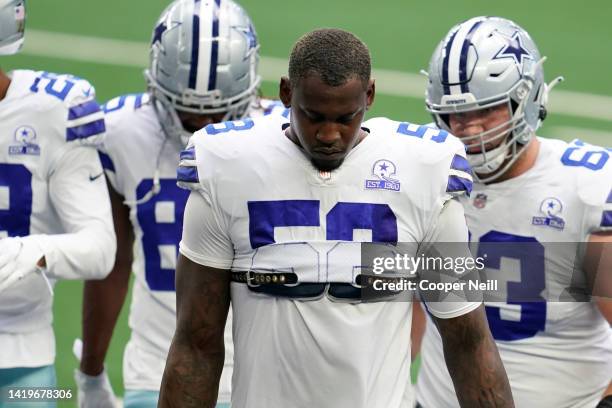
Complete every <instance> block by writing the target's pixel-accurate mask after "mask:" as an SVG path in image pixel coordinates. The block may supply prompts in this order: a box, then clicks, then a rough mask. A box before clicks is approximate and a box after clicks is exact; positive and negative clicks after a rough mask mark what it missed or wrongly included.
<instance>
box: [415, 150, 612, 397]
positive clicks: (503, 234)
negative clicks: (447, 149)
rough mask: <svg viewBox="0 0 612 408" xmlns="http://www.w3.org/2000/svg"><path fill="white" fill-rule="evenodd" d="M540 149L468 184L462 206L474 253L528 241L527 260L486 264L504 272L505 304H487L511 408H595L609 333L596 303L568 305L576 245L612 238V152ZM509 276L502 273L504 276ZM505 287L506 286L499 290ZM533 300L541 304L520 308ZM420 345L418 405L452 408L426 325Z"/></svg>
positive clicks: (611, 360) (607, 361)
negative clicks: (505, 173)
mask: <svg viewBox="0 0 612 408" xmlns="http://www.w3.org/2000/svg"><path fill="white" fill-rule="evenodd" d="M539 140H540V143H541V144H540V151H539V155H538V157H537V160H536V163H535V165H534V166H533V167H532V168H531V169H529V170H528V171H527V172H526V173H524V174H522V175H520V176H518V177H515V178H513V179H510V180H506V181H503V182H499V183H494V184H490V185H482V184H475V185H474V189H473V191H472V196H471V198H470V199H465V200H463V202H464V207H465V213H466V218H467V222H468V227H469V229H470V232H471V240H472V241H473V249H474V253H475V255H476V253H477V252H478V249H476V248H477V246H476V245H477V243H478V242H499V243H501V242H506V243H509V244H507V245H504V246H498V248H506V249H509V250H512V244H511V243H515V242H530V243H531V244H530V247H531V250H530V253H529V254H523V255H526V256H528V257H529V258H526V259H520V258H521V255H516V254H512V253H503V250H501V249H500V250H499V251H498V252H499V253H497V254H496V255H497V256H494V257H491V256H489V258H488V259H487V262H486V264H487V265H488V267H489V268H491V269H490V270H489V271H487V272H488V274H489V273H490V275H489V276H495V275H494V274H495V271H496V270H497V271H498V272H499V270H500V269H501V268H504V270H505V272H506V273H504V276H510V275H512V279H511V280H510V281H508V283H507V286H506V287H505V288H501V287H500V290H503V291H505V292H504V293H506V294H507V297H508V298H510V299H512V298H514V299H517V298H518V300H517V301H511V302H510V303H511V304H509V303H487V304H486V311H487V317H488V320H489V326H490V328H491V333H492V334H493V336H494V337H495V339H496V342H497V346H498V349H499V351H500V355H501V358H502V360H503V362H504V366H505V368H506V372H507V374H508V378H509V380H510V384H511V387H512V393H513V395H514V402H515V404H516V406H517V407H534V406H537V407H555V408H557V407H567V408H569V407H576V408H578V407H593V406H595V405H596V404H597V401H599V399H600V398H601V395H602V392H603V390H604V389H605V388H606V387H607V385H608V383H609V381H610V373H612V331H611V329H610V325H609V324H608V322H607V321H606V320H605V319H604V318H603V316H602V315H601V313H600V312H599V310H598V308H597V306H596V304H595V303H590V302H588V301H573V302H568V301H564V302H562V301H558V300H563V299H565V300H567V297H564V296H567V295H569V293H566V290H567V289H568V288H570V287H572V288H573V289H574V290H575V289H583V290H585V289H586V283H585V276H584V274H583V272H582V270H581V267H580V265H581V264H582V262H581V259H580V255H578V256H576V254H579V243H581V242H585V241H586V240H587V237H588V236H589V234H591V233H592V232H596V231H610V230H612V192H611V189H612V160H609V158H610V152H609V151H606V150H605V149H603V148H600V147H595V146H590V145H586V144H584V143H581V142H577V143H574V144H567V143H565V142H562V141H558V140H551V139H543V138H539ZM509 271H510V272H509ZM501 284H504V285H506V283H505V282H502V283H500V285H501ZM522 296H525V297H524V298H523V299H526V298H531V299H532V300H533V298H534V297H538V296H539V297H541V299H542V300H544V299H546V300H551V301H550V302H548V303H545V302H521V301H520V298H522ZM427 320H428V322H427V329H426V333H425V337H424V339H423V344H422V354H421V355H422V365H421V370H420V372H419V377H418V383H417V399H418V401H419V402H420V403H421V404H422V405H423V407H424V408H445V407H458V406H459V405H458V402H457V398H456V396H455V392H454V389H453V385H452V382H451V379H450V376H449V374H448V371H447V369H446V365H445V363H444V356H443V353H442V343H441V339H440V336H439V334H438V332H437V330H436V328H435V326H434V325H433V323H432V321H431V319H427Z"/></svg>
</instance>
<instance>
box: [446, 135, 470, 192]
mask: <svg viewBox="0 0 612 408" xmlns="http://www.w3.org/2000/svg"><path fill="white" fill-rule="evenodd" d="M449 137H451V138H452V139H451V140H450V141H449V142H448V143H450V146H449V147H450V149H451V154H450V155H449V157H450V164H449V165H448V167H447V181H446V189H445V193H446V199H450V198H455V197H460V196H468V197H469V195H470V194H471V192H472V184H473V182H474V180H473V179H472V169H471V168H470V164H469V163H468V160H467V157H466V155H465V148H464V147H463V143H461V142H460V141H459V140H458V139H456V138H455V137H454V136H451V135H449Z"/></svg>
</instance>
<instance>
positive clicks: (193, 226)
mask: <svg viewBox="0 0 612 408" xmlns="http://www.w3.org/2000/svg"><path fill="white" fill-rule="evenodd" d="M223 225H224V222H223V219H222V218H221V216H220V214H219V212H218V211H216V210H215V208H214V205H213V204H212V203H211V202H210V201H208V200H206V199H205V198H204V196H203V195H202V194H201V193H200V192H199V191H192V192H191V194H190V195H189V198H188V199H187V204H186V206H185V215H184V218H183V237H182V239H181V242H180V244H179V250H180V252H181V253H182V254H183V255H184V256H186V257H187V258H189V259H190V260H191V261H193V262H195V263H198V264H200V265H205V266H210V267H213V268H218V269H229V268H230V267H231V266H232V262H233V259H234V247H233V244H232V242H231V240H230V238H229V237H228V235H227V233H226V232H225V231H227V229H225V228H224V227H223Z"/></svg>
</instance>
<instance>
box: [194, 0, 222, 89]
mask: <svg viewBox="0 0 612 408" xmlns="http://www.w3.org/2000/svg"><path fill="white" fill-rule="evenodd" d="M218 4H219V0H216V1H215V5H214V6H213V7H211V6H210V4H207V2H206V1H203V2H202V3H201V5H200V36H199V37H198V38H197V41H198V42H199V47H200V55H199V57H198V81H197V84H196V87H195V90H196V92H197V93H198V94H205V93H207V92H208V91H209V90H213V89H215V86H216V76H217V75H216V74H217V56H218V52H219V41H218V40H217V37H218V35H219V32H218V27H219V18H218V16H219V7H218ZM215 27H217V30H216V31H217V32H216V33H215ZM213 37H215V38H213ZM200 39H204V41H201V40H200ZM194 41H196V39H194ZM213 58H214V59H213ZM211 79H212V80H213V81H211Z"/></svg>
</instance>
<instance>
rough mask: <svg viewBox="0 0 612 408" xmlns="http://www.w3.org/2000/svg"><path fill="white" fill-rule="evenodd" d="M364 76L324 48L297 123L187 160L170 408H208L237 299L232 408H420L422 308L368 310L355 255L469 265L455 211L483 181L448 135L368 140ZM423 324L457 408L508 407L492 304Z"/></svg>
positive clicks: (356, 60) (441, 306)
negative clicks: (417, 351) (417, 369)
mask: <svg viewBox="0 0 612 408" xmlns="http://www.w3.org/2000/svg"><path fill="white" fill-rule="evenodd" d="M370 71H371V68H370V55H369V51H368V49H367V47H366V45H365V44H363V42H361V41H360V40H359V39H358V38H356V37H355V36H354V35H353V34H351V33H348V32H346V31H343V30H338V29H320V30H315V31H313V32H311V33H309V34H306V35H305V36H303V37H302V38H301V39H300V40H299V41H298V42H297V43H296V45H295V46H294V48H293V51H292V53H291V58H290V61H289V76H288V77H283V78H282V79H281V82H280V99H281V100H282V101H283V103H284V105H285V106H286V107H287V108H289V107H291V115H290V119H289V121H285V123H280V122H279V121H278V120H277V119H276V118H273V117H262V118H255V119H244V120H242V121H235V122H226V123H222V124H213V125H208V126H206V127H205V128H204V129H202V130H201V131H199V132H197V133H195V134H194V136H192V138H191V142H190V144H189V146H188V148H187V149H186V150H185V151H183V152H182V153H181V164H180V166H179V168H178V178H179V182H180V184H181V185H183V186H185V187H186V188H189V189H191V194H190V195H189V198H188V200H187V206H186V208H185V215H184V217H185V218H184V223H183V236H182V240H181V243H180V247H179V248H180V249H179V250H180V255H179V260H178V264H177V276H176V282H177V328H176V333H175V335H174V338H173V341H172V345H171V347H170V353H169V355H168V361H167V363H166V368H165V371H164V377H163V380H162V389H161V394H160V407H170V406H181V407H188V406H204V407H212V406H213V405H214V403H215V400H216V395H217V387H218V384H219V377H220V375H221V371H222V368H223V358H224V357H223V354H224V347H223V327H224V326H225V322H226V318H227V313H228V308H229V305H230V291H231V301H232V309H233V329H234V345H235V347H234V365H235V369H234V375H233V378H232V401H231V405H232V407H234V408H244V407H298V408H299V407H335V408H343V407H346V408H363V407H368V408H376V407H385V408H396V407H410V406H412V405H411V398H412V390H411V386H410V382H409V381H408V379H409V378H410V346H409V344H410V343H409V339H408V336H409V335H410V313H411V312H410V310H411V307H410V303H405V302H393V301H384V300H385V299H383V298H380V297H373V299H370V301H362V297H361V289H360V282H361V283H363V282H364V275H362V274H360V273H356V272H355V271H359V267H358V266H355V265H361V263H360V262H361V258H360V256H359V253H360V247H361V244H360V242H363V241H366V242H367V241H373V242H378V243H396V242H398V241H406V242H410V243H413V244H414V245H416V244H417V243H421V242H424V241H426V240H430V241H438V240H439V241H458V242H462V241H463V244H461V246H462V247H464V248H465V250H466V251H467V244H466V243H465V240H466V237H467V229H466V226H465V220H464V218H463V211H462V208H461V205H460V204H459V203H458V202H456V201H455V200H453V199H452V198H453V197H455V196H458V195H462V194H464V193H466V192H467V191H469V189H470V184H471V177H470V175H469V174H468V173H467V172H466V170H467V171H469V169H467V168H466V166H467V163H466V161H465V153H464V149H463V146H462V145H461V143H460V142H459V141H458V140H457V139H455V138H453V137H452V136H449V135H448V133H447V132H444V131H434V132H427V136H426V137H427V138H431V139H434V140H435V141H436V142H430V141H429V140H424V139H423V137H425V135H424V133H423V131H426V130H427V129H426V128H423V127H419V126H415V125H412V124H408V123H399V122H394V121H391V120H389V119H386V118H376V119H373V120H371V121H368V122H363V123H362V121H363V118H364V115H365V113H366V110H367V109H368V108H369V107H370V105H371V104H372V102H373V100H374V81H373V80H372V79H371V78H370ZM424 174H426V175H427V176H425V177H424V176H423V175H424ZM429 307H430V310H431V312H432V313H433V314H434V315H436V316H438V319H437V321H438V324H439V326H440V331H441V332H442V335H443V337H444V339H445V346H446V347H447V349H448V351H449V354H448V355H449V359H448V360H447V364H448V366H449V369H450V370H451V371H452V372H453V373H454V374H456V376H455V385H456V387H457V390H458V392H459V393H460V395H462V396H463V400H462V403H463V406H465V407H480V406H492V405H495V406H504V407H508V406H513V404H512V396H511V395H510V391H509V386H508V383H507V379H506V375H505V373H504V369H503V366H502V365H501V362H500V360H499V357H498V354H497V351H496V349H495V346H494V342H493V340H492V338H491V335H490V333H489V332H488V329H487V328H486V321H485V318H484V310H483V309H482V306H481V304H480V303H479V302H465V301H463V302H460V301H458V302H453V303H450V302H431V303H430V304H429ZM459 333H461V334H459ZM468 369H469V370H470V374H469V375H465V373H463V372H462V371H463V370H468Z"/></svg>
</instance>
